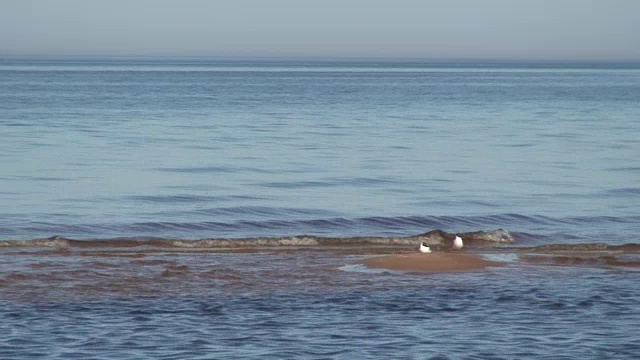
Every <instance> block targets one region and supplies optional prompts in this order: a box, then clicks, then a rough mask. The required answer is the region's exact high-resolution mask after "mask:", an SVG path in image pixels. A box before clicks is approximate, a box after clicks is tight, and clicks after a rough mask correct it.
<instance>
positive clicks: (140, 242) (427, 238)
mask: <svg viewBox="0 0 640 360" xmlns="http://www.w3.org/2000/svg"><path fill="white" fill-rule="evenodd" d="M456 236H461V237H462V238H463V239H464V241H465V245H466V246H468V247H482V246H485V247H486V246H496V245H500V244H509V243H513V242H514V238H513V236H512V235H511V233H510V232H508V231H507V230H503V229H497V230H492V231H473V232H465V233H448V232H446V231H443V230H432V231H429V232H426V233H422V234H418V235H412V236H389V237H384V236H379V237H377V236H354V237H323V236H310V235H309V236H307V235H300V236H291V237H255V238H239V239H228V238H210V239H199V240H188V239H166V238H151V237H146V238H145V237H121V238H112V239H71V238H66V237H62V236H52V237H49V238H45V239H33V240H5V241H0V247H51V248H73V247H78V248H89V247H109V248H133V247H158V248H193V249H197V248H201V249H216V248H250V247H301V246H306V247H311V246H315V247H322V246H331V247H338V246H355V245H365V246H394V245H399V246H402V245H417V244H419V243H421V242H426V243H428V244H430V245H431V246H434V247H435V248H438V247H444V248H446V247H449V246H451V243H452V242H453V239H455V237H456Z"/></svg>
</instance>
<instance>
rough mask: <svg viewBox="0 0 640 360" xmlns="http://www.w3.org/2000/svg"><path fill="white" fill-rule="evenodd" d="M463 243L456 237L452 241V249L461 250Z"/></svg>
mask: <svg viewBox="0 0 640 360" xmlns="http://www.w3.org/2000/svg"><path fill="white" fill-rule="evenodd" d="M463 246H464V243H463V242H462V238H461V237H460V236H457V235H456V238H455V239H454V240H453V248H454V249H456V250H460V249H462V247H463Z"/></svg>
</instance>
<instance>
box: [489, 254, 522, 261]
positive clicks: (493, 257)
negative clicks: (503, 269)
mask: <svg viewBox="0 0 640 360" xmlns="http://www.w3.org/2000/svg"><path fill="white" fill-rule="evenodd" d="M481 256H482V257H483V258H484V259H486V260H489V261H495V262H503V263H513V262H517V261H519V260H520V257H519V256H518V254H514V253H504V254H481Z"/></svg>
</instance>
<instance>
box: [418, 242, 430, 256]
mask: <svg viewBox="0 0 640 360" xmlns="http://www.w3.org/2000/svg"><path fill="white" fill-rule="evenodd" d="M420 252H421V253H424V254H428V253H430V252H431V248H430V247H428V246H427V243H425V242H424V241H423V242H421V243H420Z"/></svg>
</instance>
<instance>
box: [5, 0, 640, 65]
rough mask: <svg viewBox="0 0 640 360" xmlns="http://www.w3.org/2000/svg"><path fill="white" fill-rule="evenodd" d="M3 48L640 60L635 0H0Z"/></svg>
mask: <svg viewBox="0 0 640 360" xmlns="http://www.w3.org/2000/svg"><path fill="white" fill-rule="evenodd" d="M0 55H18V56H20V55H89V56H94V55H109V56H120V55H124V56H129V55H154V56H155V55H167V56H232V57H236V56H264V57H422V58H516V59H523V58H524V59H527V58H528V59H620V60H640V0H433V1H430V0H422V1H420V0H386V1H378V0H209V1H207V0H173V1H172V0H102V1H99V0H55V1H54V0H0Z"/></svg>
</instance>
